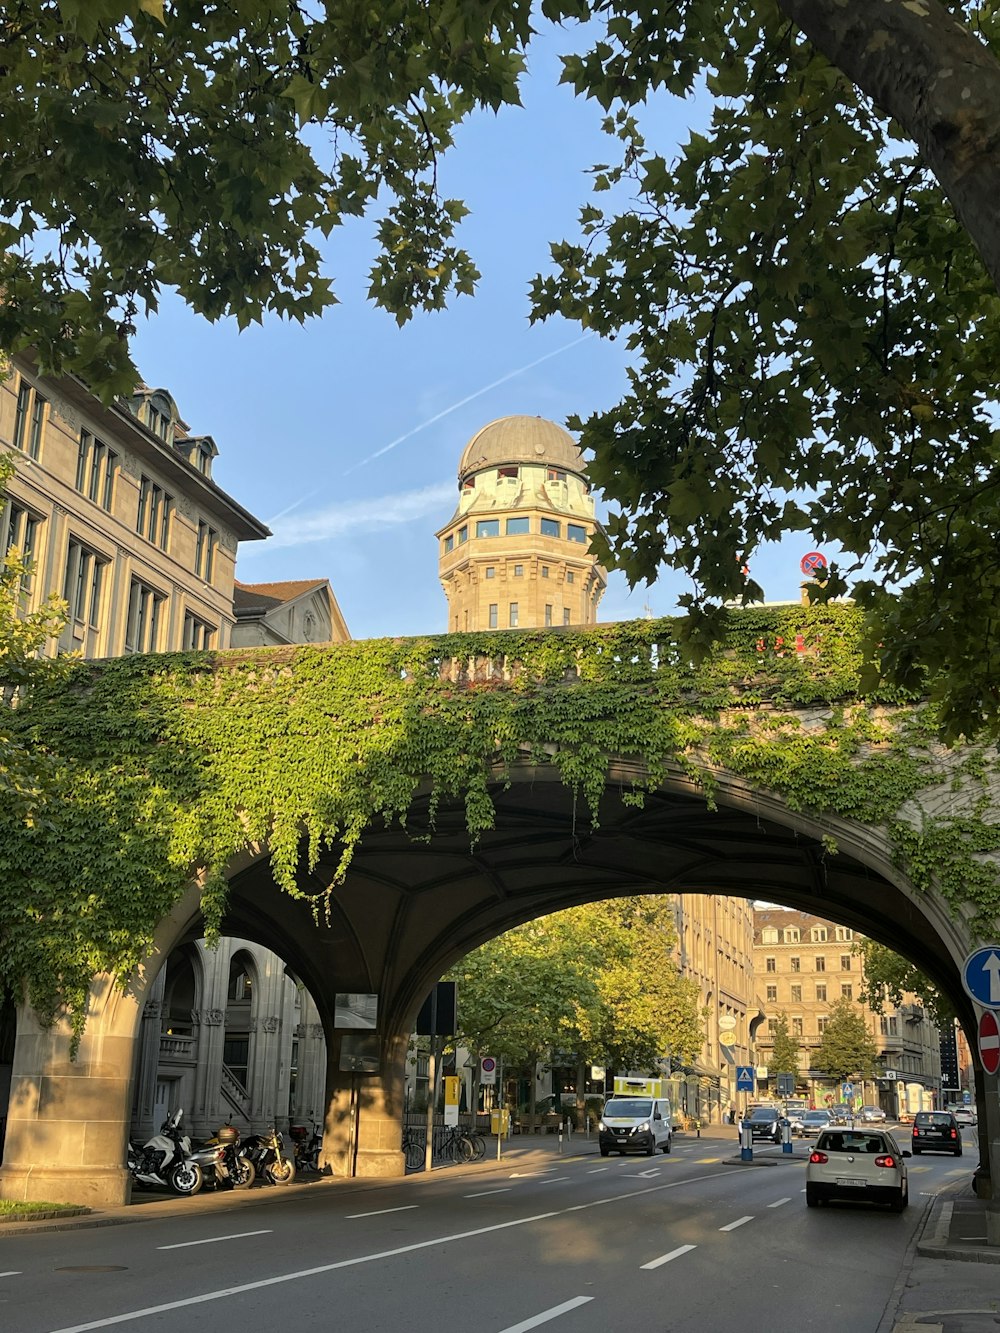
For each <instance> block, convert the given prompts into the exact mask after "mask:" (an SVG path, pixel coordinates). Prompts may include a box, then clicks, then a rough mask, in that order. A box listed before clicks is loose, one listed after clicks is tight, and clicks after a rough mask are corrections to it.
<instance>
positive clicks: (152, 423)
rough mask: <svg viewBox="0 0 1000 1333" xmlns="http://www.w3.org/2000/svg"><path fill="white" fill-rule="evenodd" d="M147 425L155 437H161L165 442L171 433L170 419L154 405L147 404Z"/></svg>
mask: <svg viewBox="0 0 1000 1333" xmlns="http://www.w3.org/2000/svg"><path fill="white" fill-rule="evenodd" d="M146 425H147V426H148V427H149V429H150V430H151V431H152V432H153V434H154V435H159V437H160V439H161V440H165V439H166V438H167V435H168V434H169V433H170V418H169V417H168V416H167V415H166V413H165V412H161V411H160V410H159V408H156V407H154V406H153V404H152V403H147V404H146Z"/></svg>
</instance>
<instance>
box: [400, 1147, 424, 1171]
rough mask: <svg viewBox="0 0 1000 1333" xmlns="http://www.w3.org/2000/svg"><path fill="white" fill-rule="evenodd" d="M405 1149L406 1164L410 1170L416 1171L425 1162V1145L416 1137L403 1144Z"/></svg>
mask: <svg viewBox="0 0 1000 1333" xmlns="http://www.w3.org/2000/svg"><path fill="white" fill-rule="evenodd" d="M403 1151H404V1152H405V1153H406V1165H407V1167H408V1169H409V1170H410V1171H416V1169H417V1167H418V1166H421V1165H422V1164H423V1160H424V1145H423V1144H422V1143H419V1142H418V1141H417V1140H416V1139H407V1140H406V1141H405V1142H404V1144H403Z"/></svg>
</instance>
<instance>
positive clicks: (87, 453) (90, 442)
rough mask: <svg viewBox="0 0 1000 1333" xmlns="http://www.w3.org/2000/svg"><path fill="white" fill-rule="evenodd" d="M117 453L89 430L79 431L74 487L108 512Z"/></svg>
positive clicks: (116, 467)
mask: <svg viewBox="0 0 1000 1333" xmlns="http://www.w3.org/2000/svg"><path fill="white" fill-rule="evenodd" d="M117 469H118V455H117V454H116V453H115V452H114V451H113V450H112V449H109V448H108V446H107V445H106V444H105V443H104V441H103V440H99V439H98V438H97V436H96V435H91V433H90V431H89V430H81V431H80V445H79V452H78V454H77V458H76V489H77V490H78V491H79V492H80V494H81V495H85V496H86V497H87V499H88V500H93V502H94V504H99V505H100V506H101V508H102V509H106V510H108V511H109V512H110V510H111V500H112V497H113V494H114V484H115V473H116V472H117Z"/></svg>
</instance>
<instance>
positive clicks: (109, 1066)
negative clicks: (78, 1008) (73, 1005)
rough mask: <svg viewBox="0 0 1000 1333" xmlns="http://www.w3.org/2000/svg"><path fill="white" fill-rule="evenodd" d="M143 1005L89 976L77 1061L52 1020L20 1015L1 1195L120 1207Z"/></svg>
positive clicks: (109, 981)
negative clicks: (46, 1022)
mask: <svg viewBox="0 0 1000 1333" xmlns="http://www.w3.org/2000/svg"><path fill="white" fill-rule="evenodd" d="M140 1010H141V999H137V998H136V996H135V995H133V994H123V993H122V992H121V991H120V990H118V989H117V988H116V987H115V985H114V982H113V978H111V977H108V976H100V977H97V978H95V980H94V982H93V983H92V985H91V988H90V1003H89V1006H88V1014H87V1026H86V1028H85V1030H84V1033H83V1037H82V1039H81V1042H80V1048H79V1050H78V1051H77V1054H76V1058H75V1059H71V1058H70V1046H71V1036H72V1034H71V1032H70V1029H69V1025H68V1024H67V1023H66V1022H65V1021H64V1020H60V1021H58V1022H56V1023H54V1024H53V1025H52V1026H51V1027H49V1028H45V1027H44V1026H43V1025H42V1024H41V1023H40V1021H39V1019H38V1016H37V1014H36V1013H35V1012H34V1011H33V1010H31V1009H27V1008H23V1009H21V1010H19V1012H18V1022H17V1044H16V1046H15V1048H14V1068H13V1076H12V1080H11V1092H10V1107H9V1110H8V1118H7V1139H6V1143H5V1145H4V1160H3V1166H2V1168H0V1195H2V1196H3V1197H4V1198H7V1199H19V1200H29V1201H32V1202H41V1201H46V1202H51V1203H82V1204H89V1205H91V1206H97V1207H101V1206H114V1205H117V1204H123V1203H127V1202H128V1198H129V1187H130V1178H129V1175H128V1171H127V1169H126V1166H125V1154H126V1145H127V1143H128V1129H129V1119H130V1114H131V1107H132V1079H133V1068H134V1062H135V1057H136V1046H137V1041H138V1031H139V1025H140Z"/></svg>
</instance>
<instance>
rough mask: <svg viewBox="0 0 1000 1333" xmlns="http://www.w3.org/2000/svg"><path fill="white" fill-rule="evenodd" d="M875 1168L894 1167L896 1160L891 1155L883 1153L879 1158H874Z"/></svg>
mask: <svg viewBox="0 0 1000 1333" xmlns="http://www.w3.org/2000/svg"><path fill="white" fill-rule="evenodd" d="M875 1165H876V1166H895V1165H896V1159H895V1157H893V1155H892V1154H891V1153H884V1154H883V1155H882V1156H881V1157H876V1158H875Z"/></svg>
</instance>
